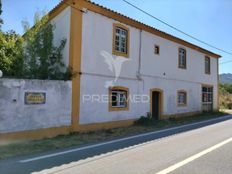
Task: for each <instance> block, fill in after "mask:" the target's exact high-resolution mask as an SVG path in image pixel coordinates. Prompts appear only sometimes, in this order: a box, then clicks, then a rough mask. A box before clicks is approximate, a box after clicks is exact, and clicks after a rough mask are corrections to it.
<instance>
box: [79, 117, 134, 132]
mask: <svg viewBox="0 0 232 174" xmlns="http://www.w3.org/2000/svg"><path fill="white" fill-rule="evenodd" d="M136 120H137V119H129V120H120V121H110V122H102V123H93V124H83V125H79V126H78V131H79V132H88V131H94V130H102V129H113V128H119V127H127V126H131V125H133V124H134V123H135V121H136Z"/></svg>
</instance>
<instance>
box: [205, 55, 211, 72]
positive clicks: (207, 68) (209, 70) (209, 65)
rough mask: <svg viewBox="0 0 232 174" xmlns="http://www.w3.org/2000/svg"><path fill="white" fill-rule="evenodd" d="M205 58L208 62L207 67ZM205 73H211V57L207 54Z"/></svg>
mask: <svg viewBox="0 0 232 174" xmlns="http://www.w3.org/2000/svg"><path fill="white" fill-rule="evenodd" d="M207 60H208V61H209V62H208V67H206V62H207ZM205 74H208V75H210V74H211V59H210V57H209V56H205Z"/></svg>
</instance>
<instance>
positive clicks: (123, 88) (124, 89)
mask: <svg viewBox="0 0 232 174" xmlns="http://www.w3.org/2000/svg"><path fill="white" fill-rule="evenodd" d="M113 90H122V91H126V93H127V101H126V107H117V108H116V107H112V91H113ZM128 110H129V88H126V87H123V86H114V87H110V88H109V112H112V111H128Z"/></svg>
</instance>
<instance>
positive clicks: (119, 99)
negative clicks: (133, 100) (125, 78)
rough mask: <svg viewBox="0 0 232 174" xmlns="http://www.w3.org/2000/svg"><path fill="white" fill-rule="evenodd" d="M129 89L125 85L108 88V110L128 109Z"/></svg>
mask: <svg viewBox="0 0 232 174" xmlns="http://www.w3.org/2000/svg"><path fill="white" fill-rule="evenodd" d="M128 96H129V89H128V88H125V87H113V88H110V89H109V97H110V100H109V110H110V111H117V110H128Z"/></svg>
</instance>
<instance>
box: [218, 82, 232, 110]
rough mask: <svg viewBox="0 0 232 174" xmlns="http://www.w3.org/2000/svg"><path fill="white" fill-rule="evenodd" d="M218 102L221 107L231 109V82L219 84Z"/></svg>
mask: <svg viewBox="0 0 232 174" xmlns="http://www.w3.org/2000/svg"><path fill="white" fill-rule="evenodd" d="M219 104H220V108H221V109H232V84H220V86H219Z"/></svg>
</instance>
